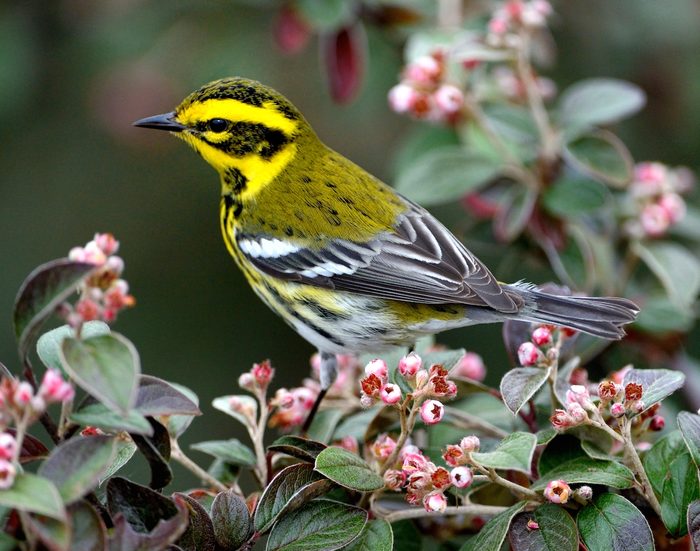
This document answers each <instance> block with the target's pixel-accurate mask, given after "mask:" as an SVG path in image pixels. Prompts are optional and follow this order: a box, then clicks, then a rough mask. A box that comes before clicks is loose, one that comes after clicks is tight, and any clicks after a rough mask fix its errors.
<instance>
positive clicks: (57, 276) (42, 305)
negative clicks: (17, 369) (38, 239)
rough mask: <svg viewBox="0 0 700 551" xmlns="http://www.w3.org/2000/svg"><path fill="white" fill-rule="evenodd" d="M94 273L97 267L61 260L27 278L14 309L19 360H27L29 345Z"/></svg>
mask: <svg viewBox="0 0 700 551" xmlns="http://www.w3.org/2000/svg"><path fill="white" fill-rule="evenodd" d="M94 269H95V265H94V264H84V263H82V262H73V261H72V260H68V259H63V258H62V259H59V260H52V261H51V262H47V263H46V264H42V265H41V266H39V267H38V268H36V269H35V270H34V271H33V272H32V273H31V274H29V275H28V276H27V279H25V280H24V282H23V283H22V286H21V287H20V289H19V292H18V293H17V298H16V299H15V308H14V326H15V337H16V338H17V346H18V348H19V356H20V358H22V359H24V358H25V357H26V356H27V353H28V351H29V344H30V343H31V341H32V339H33V338H34V336H35V335H36V334H37V333H38V331H39V329H40V328H41V325H42V324H43V323H44V321H46V319H47V318H48V317H49V316H50V315H51V314H52V313H53V312H54V310H55V309H56V306H58V305H59V304H61V303H62V302H63V301H64V300H66V299H67V298H68V297H69V296H70V295H72V294H73V293H74V292H75V289H76V287H77V286H78V285H79V284H80V282H81V281H83V280H84V279H85V278H86V277H88V275H90V273H91V272H92V271H93V270H94Z"/></svg>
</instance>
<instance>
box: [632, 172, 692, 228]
mask: <svg viewBox="0 0 700 551" xmlns="http://www.w3.org/2000/svg"><path fill="white" fill-rule="evenodd" d="M692 185H693V177H692V175H690V173H689V172H688V171H687V170H686V169H684V168H679V169H675V170H673V169H671V168H669V167H667V166H666V165H663V164H661V163H653V162H644V163H639V164H638V165H637V166H636V167H635V170H634V180H633V182H632V183H631V184H630V187H629V196H630V198H631V200H632V202H633V204H634V207H633V212H634V213H635V215H634V218H632V219H631V220H629V221H628V222H627V224H626V226H625V228H626V230H627V233H628V234H629V235H631V236H633V237H637V238H642V237H647V238H656V237H662V236H664V235H665V234H666V233H667V232H668V230H669V229H670V228H671V227H672V226H673V225H674V224H677V223H678V222H679V221H680V220H682V219H683V217H684V216H685V213H686V205H685V201H684V200H683V197H681V193H684V192H686V191H688V190H689V189H690V188H691V187H692Z"/></svg>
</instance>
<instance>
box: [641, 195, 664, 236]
mask: <svg viewBox="0 0 700 551" xmlns="http://www.w3.org/2000/svg"><path fill="white" fill-rule="evenodd" d="M639 221H640V223H641V224H642V229H643V230H644V233H645V234H646V235H647V236H648V237H660V236H662V235H663V234H664V233H666V230H667V229H668V227H669V226H670V224H671V219H670V218H669V215H668V211H667V210H666V209H665V208H663V207H662V206H661V205H658V204H656V203H652V204H650V205H647V206H645V207H644V209H643V210H642V214H641V215H640V218H639Z"/></svg>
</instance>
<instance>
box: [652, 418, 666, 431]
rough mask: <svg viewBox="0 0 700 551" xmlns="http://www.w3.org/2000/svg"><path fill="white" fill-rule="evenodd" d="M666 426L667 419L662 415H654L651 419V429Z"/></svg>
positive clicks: (656, 429)
mask: <svg viewBox="0 0 700 551" xmlns="http://www.w3.org/2000/svg"><path fill="white" fill-rule="evenodd" d="M665 426H666V420H665V419H664V418H663V416H662V415H654V417H652V418H651V421H649V430H653V431H659V430H664V427H665Z"/></svg>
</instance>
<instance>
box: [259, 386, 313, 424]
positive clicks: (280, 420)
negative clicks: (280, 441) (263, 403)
mask: <svg viewBox="0 0 700 551" xmlns="http://www.w3.org/2000/svg"><path fill="white" fill-rule="evenodd" d="M317 396H318V394H317V393H316V392H314V391H313V390H312V389H310V388H308V387H305V386H300V387H295V388H292V389H290V390H287V389H286V388H280V389H278V390H277V392H275V396H274V397H273V398H272V400H270V406H272V407H275V408H276V410H275V412H274V413H273V414H272V415H271V416H270V421H269V425H270V426H271V427H280V428H281V429H282V430H290V429H292V428H294V427H298V426H299V425H301V424H302V423H303V422H304V421H305V420H306V417H307V416H308V415H309V413H310V412H311V409H312V408H313V406H314V403H315V402H316V397H317Z"/></svg>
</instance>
